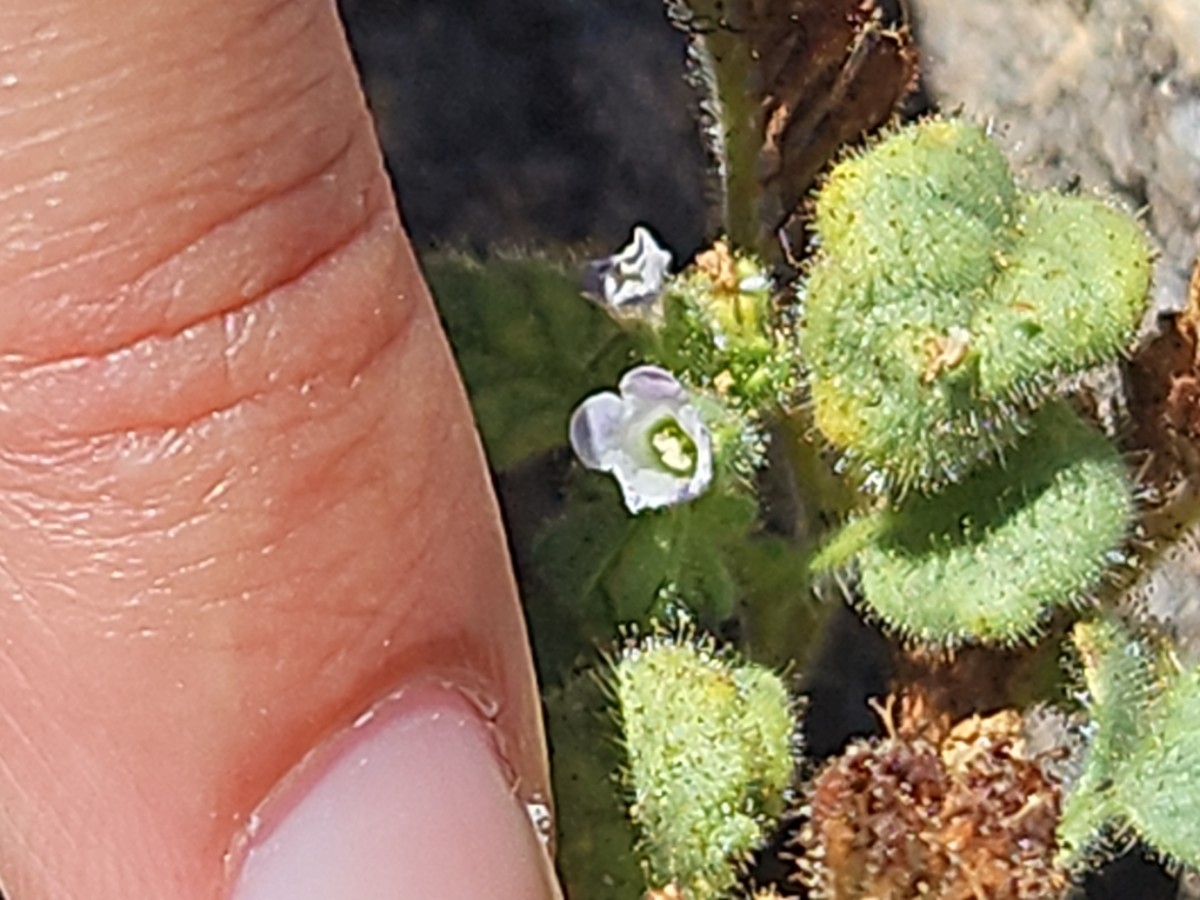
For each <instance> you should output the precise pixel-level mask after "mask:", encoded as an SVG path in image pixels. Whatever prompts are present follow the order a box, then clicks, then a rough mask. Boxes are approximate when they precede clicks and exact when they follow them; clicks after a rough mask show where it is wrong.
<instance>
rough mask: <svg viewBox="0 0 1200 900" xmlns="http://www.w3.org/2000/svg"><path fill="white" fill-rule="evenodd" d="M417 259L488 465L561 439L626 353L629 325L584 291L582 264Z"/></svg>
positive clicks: (611, 380) (512, 460)
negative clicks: (468, 400)
mask: <svg viewBox="0 0 1200 900" xmlns="http://www.w3.org/2000/svg"><path fill="white" fill-rule="evenodd" d="M422 262H423V264H424V267H425V274H426V277H427V278H428V280H429V284H430V287H431V288H432V290H433V295H434V298H435V299H436V301H437V306H438V311H439V313H440V314H441V317H442V321H443V323H444V324H445V327H446V332H447V334H448V335H449V338H450V343H451V346H452V347H453V348H454V353H455V356H456V357H457V359H458V364H459V368H460V369H461V371H462V374H463V380H464V381H465V382H466V385H467V392H468V393H469V394H470V397H471V406H472V408H473V409H474V411H475V417H476V421H477V422H478V424H479V429H480V432H481V433H482V435H483V441H484V445H485V447H486V448H487V453H488V460H489V461H490V463H491V465H492V467H493V468H494V469H497V470H504V469H507V468H510V467H511V466H513V465H515V464H516V463H519V462H521V461H522V460H524V459H527V458H529V457H530V456H533V455H535V454H538V453H543V452H546V451H548V450H551V449H554V448H556V447H560V446H563V445H565V444H566V443H567V423H568V421H569V419H570V416H571V412H572V410H573V409H574V408H575V406H576V405H578V403H579V402H580V401H581V400H582V399H583V398H584V397H585V396H587V395H588V394H590V393H592V392H593V391H596V390H600V389H602V388H606V387H609V386H610V385H612V384H615V383H616V381H617V379H618V376H619V375H620V373H621V371H623V370H624V369H625V368H627V367H628V365H629V364H630V359H631V357H630V344H629V341H628V339H627V337H626V336H625V334H624V333H623V332H622V331H621V330H620V329H619V328H618V326H617V325H616V323H614V322H613V321H612V320H611V319H610V318H609V317H608V315H607V314H605V312H604V311H603V310H601V309H600V308H599V307H597V306H596V305H595V304H593V303H589V302H588V301H587V300H585V299H584V298H583V297H582V296H581V294H580V289H579V275H578V273H576V272H572V271H569V270H568V269H565V268H563V267H561V266H557V265H555V264H553V263H551V262H549V261H547V260H544V259H508V258H497V259H491V260H488V261H487V262H477V261H474V260H470V259H468V258H466V257H462V256H449V255H435V256H431V257H428V258H426V259H424V260H423V261H422Z"/></svg>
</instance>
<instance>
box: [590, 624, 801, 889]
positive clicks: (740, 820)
mask: <svg viewBox="0 0 1200 900" xmlns="http://www.w3.org/2000/svg"><path fill="white" fill-rule="evenodd" d="M612 681H613V689H614V692H615V695H616V699H617V707H618V709H619V714H620V718H621V724H622V731H623V734H624V737H625V746H626V753H627V757H628V758H627V763H626V768H625V781H626V785H627V789H628V791H629V793H630V807H629V809H630V815H631V816H632V817H633V820H634V822H635V823H636V824H637V826H638V830H639V831H640V833H641V834H642V838H643V847H644V853H645V859H646V863H647V866H648V868H649V875H650V882H651V887H654V888H666V887H668V886H673V887H674V888H675V889H676V890H678V891H681V892H682V895H683V896H684V897H687V898H690V900H713V898H718V897H723V896H726V894H727V893H728V892H729V890H730V889H731V888H732V887H733V886H734V885H735V884H736V882H737V877H738V871H739V868H740V865H741V864H742V863H743V862H744V860H745V859H746V858H747V857H748V855H749V854H750V853H751V852H752V851H754V850H755V849H757V848H758V847H759V846H761V844H762V843H763V841H764V840H765V839H766V837H767V834H768V827H769V825H770V824H771V823H772V822H773V821H774V819H775V817H777V816H778V815H779V814H780V813H782V812H783V809H784V805H785V803H786V799H787V795H788V790H789V788H790V786H791V783H792V775H793V770H794V768H795V762H794V760H793V752H794V751H795V749H796V747H795V723H794V720H793V715H792V706H791V703H790V702H789V699H788V694H787V690H786V688H785V687H784V685H783V682H782V681H781V680H780V678H779V677H778V676H777V675H775V674H774V673H773V672H771V671H770V670H769V669H766V668H764V667H762V666H757V665H754V664H753V663H746V662H741V661H738V660H736V659H734V658H732V657H730V656H728V655H727V654H721V653H718V652H717V651H716V650H715V649H714V647H713V646H712V645H711V644H710V643H708V642H706V641H704V640H703V639H695V638H688V637H686V636H685V637H683V638H676V637H665V636H656V637H651V638H648V639H646V640H644V641H641V642H639V643H636V644H633V645H631V646H629V647H627V648H626V649H625V650H624V651H623V652H622V653H621V655H620V656H619V657H618V659H617V660H616V663H615V665H614V668H613V676H612Z"/></svg>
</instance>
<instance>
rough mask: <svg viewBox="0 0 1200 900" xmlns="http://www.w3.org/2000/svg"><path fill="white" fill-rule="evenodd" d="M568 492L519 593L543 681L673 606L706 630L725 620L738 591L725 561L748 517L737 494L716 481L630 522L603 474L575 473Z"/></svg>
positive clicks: (749, 502) (749, 505)
mask: <svg viewBox="0 0 1200 900" xmlns="http://www.w3.org/2000/svg"><path fill="white" fill-rule="evenodd" d="M567 494H568V499H567V503H566V508H565V510H564V512H563V514H562V515H561V516H559V517H557V518H555V519H553V520H552V521H549V522H547V523H546V525H545V527H544V528H543V530H542V532H541V534H540V535H539V537H538V538H537V539H536V540H535V542H534V548H533V570H534V572H535V573H536V574H535V581H534V585H533V589H532V590H531V591H528V592H527V596H526V608H527V612H528V615H529V618H530V627H531V632H532V634H533V639H534V644H535V649H536V650H537V654H536V655H537V656H538V659H539V665H540V666H541V667H542V669H543V675H544V676H551V677H553V673H554V672H555V671H557V672H560V673H561V672H562V671H565V670H566V669H568V668H569V667H570V666H571V664H572V663H573V662H574V661H575V660H576V659H577V658H578V657H579V656H580V655H581V654H585V653H587V652H588V651H590V650H593V649H595V648H597V647H602V646H604V645H606V644H607V643H608V642H609V641H611V640H612V638H613V636H614V635H615V634H616V633H617V630H618V626H621V625H629V624H635V625H640V626H648V625H649V624H650V623H651V622H652V621H654V620H655V619H656V618H659V617H661V616H662V615H664V614H665V613H667V612H668V611H669V610H670V609H671V608H672V607H674V606H676V605H683V606H684V607H685V608H686V609H687V610H688V612H689V615H690V616H692V617H693V618H695V619H696V620H697V621H698V622H700V623H701V624H702V625H705V626H708V627H715V626H716V625H717V624H719V623H720V622H722V621H723V620H725V619H726V618H728V617H729V616H730V614H731V613H732V611H733V605H734V600H735V599H736V597H737V594H738V590H739V587H738V584H737V583H736V582H735V580H734V579H733V577H732V576H731V574H730V571H729V567H728V556H729V553H730V552H732V550H731V548H734V547H736V546H739V545H740V544H742V543H743V542H745V541H746V540H747V539H748V534H749V532H750V530H751V528H752V527H753V525H754V522H755V516H756V512H757V508H756V505H755V502H754V499H753V497H751V496H750V495H749V494H748V493H746V492H745V491H744V490H742V489H740V488H739V487H738V486H736V485H729V484H722V483H721V482H720V481H719V480H718V482H717V483H715V484H714V485H713V487H712V488H711V489H710V490H709V492H708V493H706V494H705V495H704V496H702V497H700V498H699V499H697V500H694V501H692V502H690V503H685V504H681V505H679V506H674V507H668V508H666V509H661V510H651V511H647V512H644V513H642V514H640V515H637V516H633V515H630V514H629V512H627V511H626V509H625V506H624V504H623V503H622V502H621V499H620V494H619V492H618V489H617V486H616V482H615V481H614V480H613V479H612V478H610V477H608V476H607V475H602V474H597V473H592V472H586V471H576V472H575V473H574V474H573V476H572V478H571V479H570V481H569V482H568V487H567ZM568 623H569V624H568Z"/></svg>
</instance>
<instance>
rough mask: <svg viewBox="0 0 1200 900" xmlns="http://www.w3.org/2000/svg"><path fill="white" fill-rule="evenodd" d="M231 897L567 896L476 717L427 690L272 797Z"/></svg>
mask: <svg viewBox="0 0 1200 900" xmlns="http://www.w3.org/2000/svg"><path fill="white" fill-rule="evenodd" d="M310 770H311V771H310ZM231 896H232V900H330V898H335V897H336V898H339V900H397V898H407V897H420V898H423V900H442V898H446V900H449V898H463V900H466V898H471V900H479V898H484V897H487V898H494V900H543V898H544V900H556V898H559V896H560V895H559V892H558V889H557V887H556V886H555V883H554V878H553V874H552V869H551V866H550V862H549V859H548V856H547V853H546V851H545V848H544V847H543V845H542V842H541V840H540V839H539V837H538V835H537V833H536V831H535V829H534V826H533V823H532V821H531V819H530V816H529V814H528V812H527V810H526V807H525V805H524V803H523V802H522V801H521V800H520V799H519V798H518V797H517V796H516V795H515V793H514V791H513V789H512V786H511V785H510V784H509V780H508V778H507V777H506V776H505V773H504V771H503V767H502V765H501V763H500V760H499V757H498V755H497V753H496V748H495V746H494V742H493V740H492V737H491V734H490V732H489V729H488V726H487V724H486V723H485V721H484V720H483V718H482V717H481V715H480V713H479V711H478V709H476V708H475V706H474V705H472V704H471V703H470V702H468V701H467V700H466V699H465V698H464V697H463V696H462V695H461V694H459V693H458V692H456V691H454V690H451V689H447V688H442V687H434V686H422V687H420V688H417V689H415V690H412V691H407V692H405V694H404V695H403V696H402V697H400V698H399V699H397V700H395V701H389V702H388V703H385V704H384V705H383V706H381V707H380V708H379V709H377V710H376V711H375V712H374V714H372V715H370V716H366V717H364V718H363V719H362V720H360V722H359V723H358V725H357V726H356V727H355V728H354V730H353V733H352V734H350V735H347V736H346V737H344V738H342V739H340V740H339V743H338V745H337V746H336V747H334V748H332V750H331V751H330V753H329V755H328V759H325V760H322V759H320V758H319V757H318V758H316V759H314V760H312V761H311V763H306V764H305V766H304V767H303V768H302V771H301V772H300V773H299V774H298V776H297V777H296V778H294V779H291V780H290V781H289V782H288V783H287V784H286V785H285V786H284V787H283V788H282V790H281V792H280V795H279V796H277V797H272V798H271V800H270V801H269V802H268V803H267V804H266V806H265V808H264V810H263V811H262V824H261V825H259V826H258V827H257V828H256V829H255V831H254V834H252V835H251V836H250V837H249V842H248V847H247V849H246V850H245V851H244V854H243V856H242V863H241V871H240V872H239V874H238V877H237V879H236V882H235V885H234V889H233V893H232V895H231Z"/></svg>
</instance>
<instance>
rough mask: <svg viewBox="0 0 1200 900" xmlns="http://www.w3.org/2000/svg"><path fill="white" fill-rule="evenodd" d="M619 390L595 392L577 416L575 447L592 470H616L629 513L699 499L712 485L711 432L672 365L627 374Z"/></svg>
mask: <svg viewBox="0 0 1200 900" xmlns="http://www.w3.org/2000/svg"><path fill="white" fill-rule="evenodd" d="M619 390H620V394H619V395H617V394H614V393H612V392H610V391H606V392H604V393H600V394H594V395H593V396H591V397H588V398H587V399H586V400H584V401H583V403H581V404H580V405H579V407H578V408H577V409H576V410H575V412H574V414H573V415H572V416H571V426H570V433H571V446H572V447H574V449H575V453H576V455H577V456H578V457H579V459H580V461H581V462H582V463H583V464H584V465H585V466H587V467H588V468H589V469H596V470H599V471H602V472H611V473H612V474H613V476H614V477H615V478H616V479H617V482H618V484H619V485H620V487H621V493H622V495H623V497H624V499H625V505H626V506H627V507H628V508H629V511H630V512H634V513H637V512H641V511H642V510H644V509H657V508H660V507H664V506H672V505H674V504H676V503H683V502H685V501H687V500H693V499H695V498H696V497H698V496H700V495H701V494H702V493H704V491H705V490H707V489H708V486H709V484H711V483H712V475H713V459H712V434H711V432H710V431H709V430H708V427H707V426H706V425H705V424H704V421H703V419H702V418H701V416H700V412H699V410H697V409H696V407H695V406H694V405H693V404H692V402H691V397H690V395H689V394H688V392H687V390H686V389H684V387H683V385H681V384H680V383H679V381H678V380H677V379H676V378H675V376H673V375H672V374H671V373H670V372H667V371H666V370H665V369H660V368H658V367H657V366H639V367H638V368H636V369H631V370H630V371H629V372H626V373H625V376H624V377H623V378H622V379H621V382H620V385H619Z"/></svg>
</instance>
